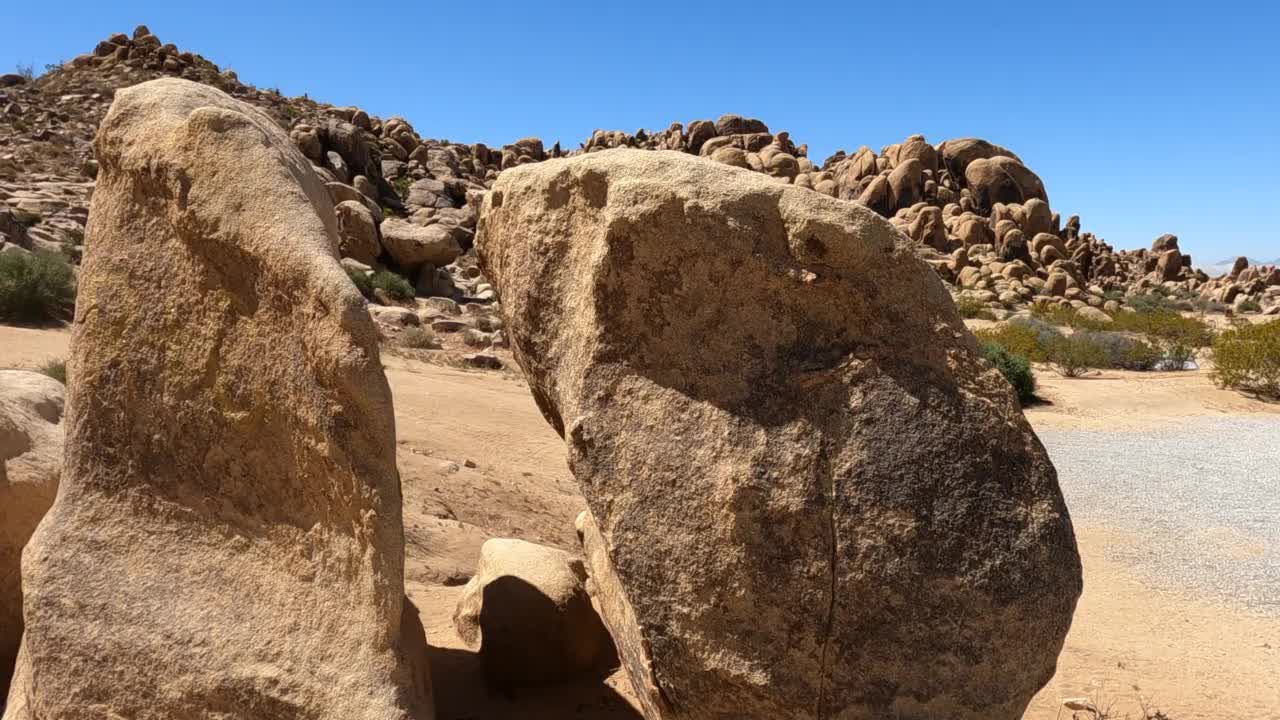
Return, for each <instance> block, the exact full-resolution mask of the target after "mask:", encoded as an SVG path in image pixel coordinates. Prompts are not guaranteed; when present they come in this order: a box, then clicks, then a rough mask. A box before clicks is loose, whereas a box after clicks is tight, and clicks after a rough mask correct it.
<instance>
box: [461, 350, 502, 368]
mask: <svg viewBox="0 0 1280 720" xmlns="http://www.w3.org/2000/svg"><path fill="white" fill-rule="evenodd" d="M462 361H463V362H465V363H466V364H467V365H469V366H471V367H473V368H481V369H484V370H501V369H502V360H500V359H498V356H497V355H491V354H489V353H471V354H470V355H463V356H462Z"/></svg>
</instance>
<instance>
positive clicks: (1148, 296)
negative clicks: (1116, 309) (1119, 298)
mask: <svg viewBox="0 0 1280 720" xmlns="http://www.w3.org/2000/svg"><path fill="white" fill-rule="evenodd" d="M1125 304H1126V305H1128V306H1129V307H1131V308H1133V309H1134V310H1136V311H1138V312H1140V313H1150V312H1160V311H1162V310H1163V311H1171V312H1173V311H1176V310H1177V303H1176V302H1174V300H1173V299H1171V298H1170V297H1169V293H1168V291H1167V290H1165V289H1164V288H1152V289H1151V290H1149V291H1147V292H1145V293H1142V294H1139V295H1130V296H1129V298H1128V299H1127V300H1125Z"/></svg>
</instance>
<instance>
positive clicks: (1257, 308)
mask: <svg viewBox="0 0 1280 720" xmlns="http://www.w3.org/2000/svg"><path fill="white" fill-rule="evenodd" d="M1236 310H1237V311H1239V312H1242V313H1247V312H1252V313H1260V312H1262V303H1259V302H1258V301H1257V300H1254V299H1253V298H1249V299H1248V300H1245V301H1244V302H1242V303H1240V307H1238V308H1236Z"/></svg>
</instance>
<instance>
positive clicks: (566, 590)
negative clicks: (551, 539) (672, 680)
mask: <svg viewBox="0 0 1280 720" xmlns="http://www.w3.org/2000/svg"><path fill="white" fill-rule="evenodd" d="M586 583H587V570H586V568H585V567H584V566H583V563H582V561H581V560H578V559H576V558H573V557H570V556H569V554H568V553H566V552H564V551H563V550H557V549H555V548H549V547H544V546H542V545H535V544H534V543H530V542H525V541H523V540H509V539H503V538H494V539H492V540H487V541H485V543H484V545H483V546H482V547H481V548H480V562H479V564H478V565H477V567H476V573H475V575H473V576H472V578H471V580H470V581H469V582H468V583H467V585H466V587H464V588H463V590H462V597H461V598H460V599H459V600H458V606H457V610H456V611H455V612H454V615H453V624H454V628H455V629H457V631H458V637H460V638H462V640H463V642H465V643H467V645H469V646H470V647H472V648H474V649H477V650H479V651H480V658H481V660H482V661H483V662H484V665H485V671H486V673H487V674H488V675H489V677H490V679H491V681H492V682H494V683H496V684H498V685H502V686H508V687H511V686H518V685H538V684H542V683H546V682H553V681H556V680H563V679H566V678H570V677H573V676H575V675H581V674H584V673H589V672H591V671H598V670H603V669H607V668H610V667H616V666H617V661H618V656H617V653H616V652H615V651H614V648H613V640H612V638H610V637H609V631H608V630H606V629H605V626H604V623H603V622H601V620H600V615H599V614H597V613H596V611H595V608H594V607H592V605H591V596H590V595H589V594H588V593H587V585H586Z"/></svg>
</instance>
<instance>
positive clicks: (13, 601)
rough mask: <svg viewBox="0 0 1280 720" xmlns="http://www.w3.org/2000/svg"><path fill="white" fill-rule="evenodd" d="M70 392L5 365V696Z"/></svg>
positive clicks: (1, 639)
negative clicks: (31, 550)
mask: <svg viewBox="0 0 1280 720" xmlns="http://www.w3.org/2000/svg"><path fill="white" fill-rule="evenodd" d="M64 394H65V392H64V389H63V387H62V383H60V382H58V381H57V380H54V379H53V378H51V377H48V376H46V375H42V374H40V373H37V372H31V371H28V370H0V697H3V696H4V694H5V692H6V691H7V690H8V689H9V676H10V673H11V672H12V670H13V661H14V658H15V657H17V655H18V645H19V644H20V643H21V641H22V580H21V564H22V548H23V547H24V546H25V545H26V544H27V540H28V539H29V538H30V537H31V533H32V532H34V531H35V529H36V525H38V524H39V523H40V518H42V517H44V513H45V511H46V510H48V509H49V506H50V505H52V504H53V496H54V495H55V494H56V493H57V492H58V476H59V475H60V474H61V472H62V410H63V404H64Z"/></svg>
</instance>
